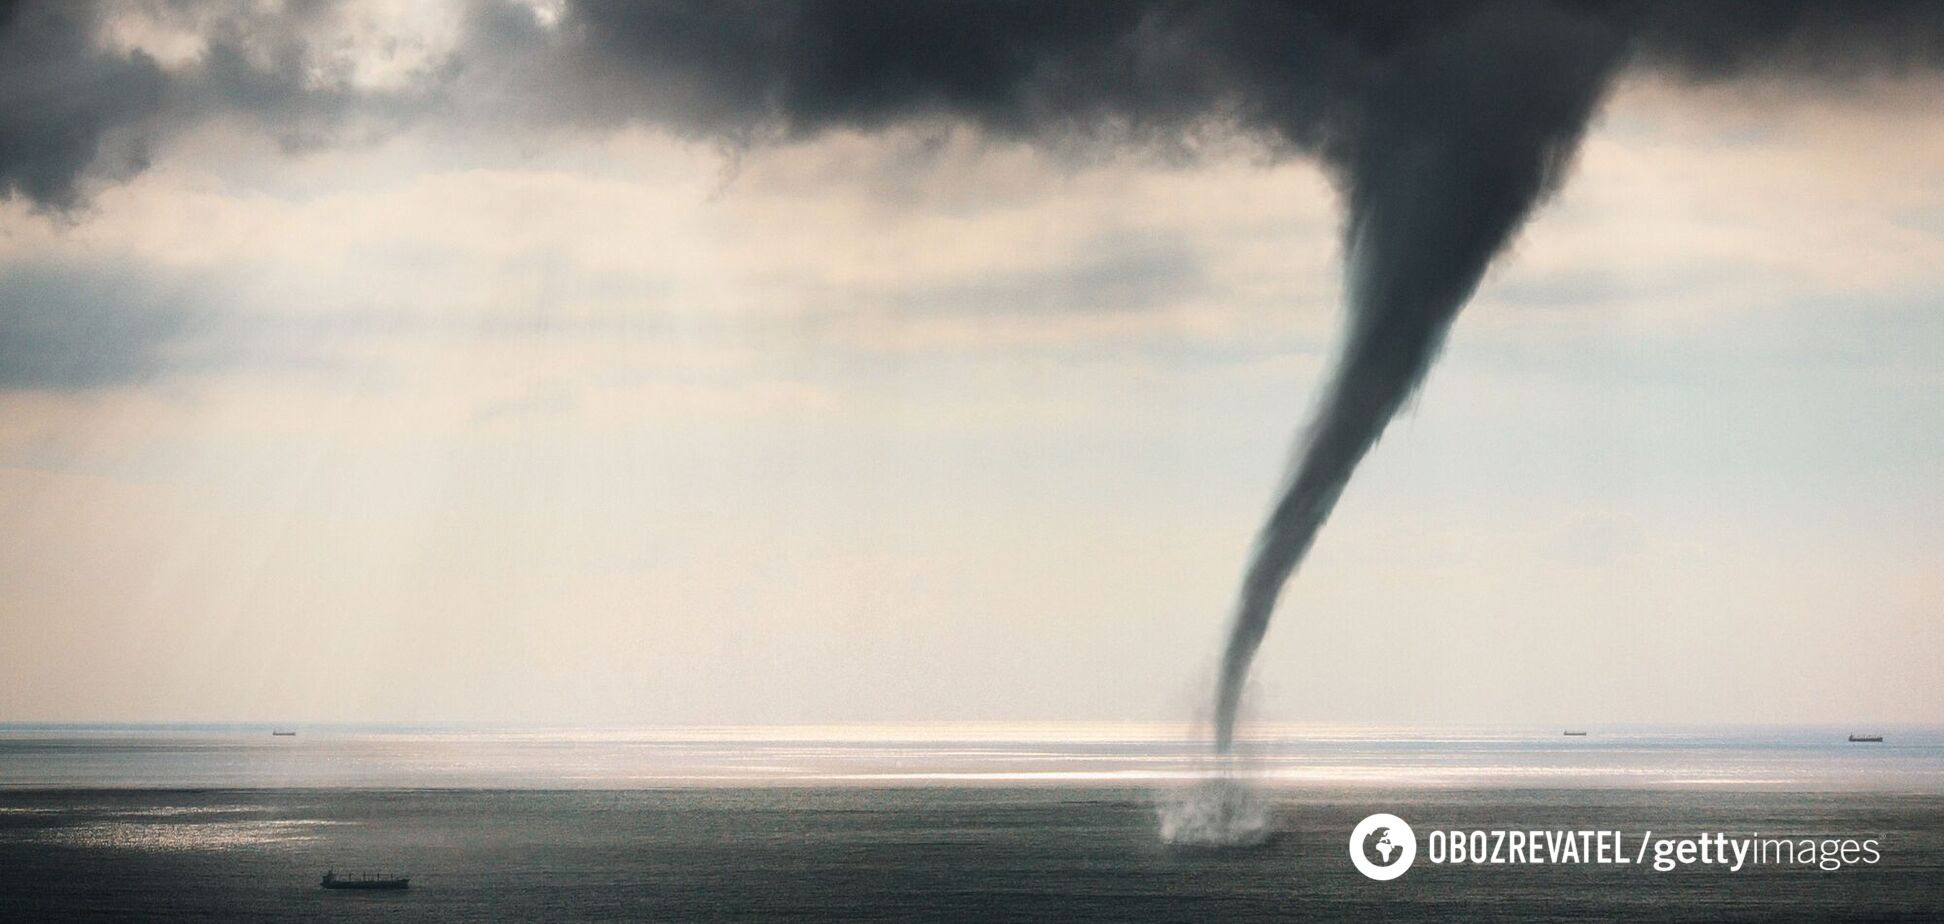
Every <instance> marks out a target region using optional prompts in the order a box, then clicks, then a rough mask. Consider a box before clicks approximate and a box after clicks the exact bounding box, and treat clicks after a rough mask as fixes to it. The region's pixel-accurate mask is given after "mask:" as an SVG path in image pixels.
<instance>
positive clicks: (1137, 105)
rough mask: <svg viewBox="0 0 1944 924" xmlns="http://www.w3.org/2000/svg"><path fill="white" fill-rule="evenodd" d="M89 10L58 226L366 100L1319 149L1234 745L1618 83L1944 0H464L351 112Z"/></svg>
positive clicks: (61, 104)
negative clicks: (1305, 328)
mask: <svg viewBox="0 0 1944 924" xmlns="http://www.w3.org/2000/svg"><path fill="white" fill-rule="evenodd" d="M301 9H304V10H309V11H310V13H311V14H313V15H314V14H315V10H314V9H312V8H311V7H310V6H306V7H303V8H301ZM97 12H98V11H96V10H94V9H92V8H89V7H81V6H73V5H68V4H61V5H52V4H42V3H26V4H11V5H9V6H7V7H4V8H0V79H6V80H7V85H8V86H12V87H17V88H23V89H15V90H12V91H8V92H5V93H4V95H0V128H3V129H4V130H5V135H4V138H5V141H3V142H0V192H5V193H6V194H9V195H17V196H23V197H26V198H27V199H29V200H31V201H33V202H35V203H37V204H38V205H40V206H42V207H48V208H56V209H59V208H65V207H69V206H71V205H72V204H73V203H74V202H75V201H76V199H77V196H78V193H77V190H78V189H79V188H80V184H79V180H80V178H82V177H84V176H86V175H89V173H90V171H93V172H94V173H96V174H98V175H113V173H114V172H115V170H116V169H120V170H121V171H123V172H126V171H127V170H129V169H133V167H131V166H129V165H127V164H123V165H121V166H120V167H119V168H117V167H116V166H115V165H113V164H107V163H105V162H104V160H103V157H102V147H103V141H104V139H107V138H110V137H112V136H114V135H115V134H116V133H117V132H118V131H120V132H127V133H131V134H132V135H133V136H135V137H137V138H142V137H145V136H152V135H158V134H162V133H166V131H168V130H170V129H171V128H175V127H178V126H179V125H181V124H182V123H183V122H185V121H191V120H193V119H194V118H197V117H199V116H202V115H206V114H209V113H212V112H223V111H242V112H245V113H246V114H248V115H251V116H253V117H255V118H258V119H260V120H263V121H266V122H283V123H288V122H289V121H291V120H292V119H295V120H296V121H298V122H302V123H305V124H311V125H323V126H325V127H326V128H327V129H328V127H329V126H331V125H333V124H335V123H336V122H337V121H338V120H342V119H345V118H349V117H351V116H353V115H355V114H356V113H358V112H360V111H361V110H362V109H364V108H366V107H378V108H384V109H386V110H387V111H388V112H390V113H391V114H392V115H393V116H394V117H398V118H408V117H411V116H413V115H417V116H419V117H431V116H432V115H433V114H434V113H440V114H443V117H446V118H458V119H466V118H475V119H476V118H485V117H488V116H486V114H488V113H490V114H492V116H491V117H493V118H499V119H506V118H512V119H516V120H519V121H524V122H526V123H528V125H527V130H531V131H538V132H544V131H546V130H548V129H549V128H550V127H573V128H582V129H587V128H592V129H600V128H603V127H608V126H613V125H617V124H624V123H643V124H653V125H657V126H661V127H664V128H667V129H670V130H673V131H677V132H680V133H684V134H688V135H691V136H696V137H706V138H713V139H718V140H721V141H724V142H727V143H730V144H747V143H759V142H762V141H764V140H767V139H776V138H782V139H789V138H796V137H803V136H808V135H814V134H816V133H818V132H822V131H826V130H830V129H837V128H844V129H854V130H862V131H872V130H877V129H881V128H885V127H887V126H892V125H897V124H904V123H911V122H926V121H947V122H958V123H969V124H972V125H975V126H977V127H979V128H980V129H981V130H983V131H986V132H988V133H991V134H993V135H997V136H1004V137H1013V138H1022V139H1027V140H1031V141H1044V142H1061V141H1068V140H1075V139H1081V140H1092V141H1095V142H1104V143H1108V144H1144V145H1155V146H1160V147H1169V146H1174V145H1178V144H1179V143H1180V140H1181V139H1182V138H1184V137H1195V136H1197V135H1199V134H1200V133H1202V132H1206V131H1217V132H1238V133H1242V134H1246V135H1249V136H1251V137H1253V138H1255V139H1257V140H1259V141H1262V142H1266V143H1267V144H1268V145H1269V146H1270V147H1271V148H1272V149H1275V150H1279V151H1283V152H1286V153H1289V154H1300V155H1304V156H1309V157H1313V158H1315V159H1316V160H1317V161H1318V162H1319V163H1320V164H1321V165H1322V166H1323V167H1324V169H1325V170H1326V171H1327V172H1328V173H1329V175H1330V176H1331V177H1332V178H1333V180H1334V181H1335V182H1336V184H1337V186H1338V188H1339V189H1340V190H1341V192H1342V196H1343V200H1344V203H1345V222H1344V234H1345V251H1346V255H1347V273H1348V285H1347V292H1348V306H1347V307H1348V320H1347V325H1348V326H1347V334H1346V337H1345V342H1344V347H1343V353H1342V356H1341V357H1340V360H1339V363H1338V365H1337V367H1336V370H1335V372H1334V374H1333V376H1332V378H1331V379H1330V380H1329V382H1328V383H1327V385H1326V386H1325V389H1324V391H1323V393H1322V396H1321V401H1320V403H1319V405H1318V408H1317V410H1316V412H1315V416H1314V419H1313V421H1312V422H1311V424H1310V426H1309V428H1308V430H1307V431H1306V435H1305V438H1304V440H1303V441H1302V443H1301V445H1300V446H1299V448H1298V450H1297V454H1296V460H1295V464H1294V465H1293V467H1292V470H1291V474H1290V479H1289V481H1288V483H1287V485H1286V486H1285V488H1284V490H1283V491H1282V493H1281V495H1280V497H1279V499H1278V501H1277V503H1276V504H1275V506H1274V508H1273V510H1272V512H1271V514H1270V516H1269V519H1268V522H1267V523H1266V525H1265V526H1264V527H1263V530H1262V533H1261V535H1260V536H1259V539H1258V542H1257V545H1256V548H1255V552H1254V555H1253V557H1252V559H1251V561H1250V564H1249V566H1248V568H1247V570H1246V572H1245V577H1244V580H1243V584H1242V589H1241V594H1240V598H1239V601H1238V603H1237V607H1236V613H1235V618H1234V624H1233V631H1232V635H1231V638H1230V642H1229V645H1228V647H1227V649H1226V652H1225V655H1224V660H1223V670H1222V678H1221V681H1220V689H1219V692H1218V696H1217V704H1216V725H1217V728H1216V736H1217V743H1218V746H1220V747H1221V748H1223V749H1226V748H1227V747H1228V746H1229V744H1230V741H1231V738H1232V735H1233V731H1234V721H1235V713H1236V706H1237V703H1238V702H1239V700H1240V697H1241V692H1242V687H1243V683H1244V681H1245V680H1246V677H1247V674H1248V669H1249V664H1250V661H1251V659H1252V658H1253V656H1254V654H1255V651H1256V649H1257V647H1258V646H1259V644H1260V643H1261V641H1262V638H1263V635H1264V633H1265V631H1266V630H1267V627H1268V623H1269V618H1270V615H1271V613H1272V612H1273V610H1274V607H1275V604H1276V599H1277V597H1278V595H1279V594H1280V592H1281V589H1282V587H1283V585H1284V584H1285V583H1286V581H1287V580H1288V578H1289V577H1290V575H1291V574H1293V572H1294V571H1295V569H1296V568H1297V566H1298V565H1299V564H1300V563H1301V560H1302V558H1303V555H1304V554H1305V553H1306V551H1307V550H1308V549H1309V547H1310V546H1311V544H1312V543H1313V542H1314V540H1315V538H1316V535H1317V532H1318V530H1319V529H1320V528H1321V526H1322V524H1323V522H1324V521H1325V520H1326V519H1327V518H1328V516H1329V514H1330V511H1331V509H1332V508H1333V507H1334V505H1335V503H1336V502H1337V499H1338V498H1339V496H1340V495H1341V494H1342V492H1343V490H1344V487H1345V485H1346V484H1347V483H1348V481H1349V478H1350V476H1351V474H1352V472H1353V471H1354V469H1355V468H1356V466H1357V464H1358V462H1359V461H1360V460H1361V459H1362V458H1363V456H1364V455H1365V454H1366V453H1367V452H1368V451H1369V449H1370V448H1371V447H1372V446H1373V445H1374V444H1375V443H1376V441H1377V439H1378V438H1379V437H1380V436H1381V434H1382V433H1383V430H1384V428H1385V426H1386V425H1387V423H1388V422H1389V420H1390V419H1391V417H1392V416H1393V415H1394V414H1395V413H1396V412H1397V410H1398V408H1399V407H1400V406H1401V405H1402V404H1403V403H1404V402H1405V401H1406V399H1408V397H1409V396H1410V394H1411V393H1412V391H1413V390H1414V389H1415V388H1416V387H1417V386H1418V384H1419V382H1420V381H1421V380H1422V378H1423V376H1424V374H1425V372H1426V370H1427V369H1428V368H1429V367H1430V365H1431V363H1432V361H1433V360H1434V359H1435V357H1436V354H1437V352H1438V350H1439V347H1440V345H1441V344H1442V342H1443V340H1444V337H1445V334H1446V331H1447V330H1448V329H1449V327H1450V324H1451V322H1452V320H1453V319H1454V318H1455V317H1456V316H1457V314H1458V312H1459V310H1460V309H1461V308H1462V307H1463V305H1464V304H1465V302H1466V301H1467V300H1468V299H1469V298H1470V296H1471V293H1472V291H1473V289H1474V288H1475V287H1476V286H1477V285H1478V283H1479V280H1480V279H1481V277H1482V276H1483V274H1484V272H1485V270H1486V269H1487V267H1488V266H1489V265H1490V263H1491V261H1492V259H1493V257H1494V256H1495V255H1496V254H1497V253H1498V252H1500V250H1502V249H1503V248H1504V247H1505V246H1506V244H1507V242H1508V241H1509V240H1510V239H1511V238H1512V237H1513V236H1514V235H1515V234H1516V233H1517V231H1518V228H1519V226H1520V225H1521V223H1522V222H1523V221H1524V219H1525V218H1526V216H1527V215H1529V214H1530V213H1531V211H1532V209H1533V208H1534V207H1535V206H1537V205H1538V204H1539V203H1541V202H1542V201H1544V199H1545V197H1546V196H1547V195H1548V194H1549V193H1551V192H1552V191H1553V190H1554V189H1556V188H1557V187H1558V185H1559V183H1560V182H1561V180H1562V178H1563V176H1564V174H1565V172H1566V170H1567V167H1568V166H1569V164H1570V162H1571V159H1572V156H1573V152H1574V150H1575V148H1576V146H1577V142H1578V140H1579V138H1580V136H1581V134H1582V132H1583V131H1584V130H1585V127H1586V125H1587V124H1588V121H1589V120H1590V119H1591V117H1592V116H1593V114H1594V113H1595V112H1596V110H1597V108H1598V106H1599V103H1600V101H1601V98H1602V96H1603V94H1604V92H1605V90H1606V88H1607V87H1608V86H1609V85H1610V84H1611V81H1612V78H1613V76H1614V75H1615V74H1616V73H1619V72H1620V71H1622V70H1624V69H1626V68H1629V67H1631V68H1640V69H1652V70H1656V71H1660V72H1663V73H1667V74H1670V75H1674V76H1676V77H1680V78H1684V79H1689V80H1695V81H1711V80H1726V79H1738V78H1742V77H1747V76H1762V77H1775V78H1779V79H1786V80H1817V81H1843V80H1852V79H1856V78H1860V77H1867V76H1874V75H1880V74H1893V75H1894V74H1900V73H1909V72H1912V71H1928V70H1934V69H1936V68H1938V67H1939V65H1940V64H1944V3H1913V2H1881V3H1872V2H1814V0H1796V2H1770V3H1754V2H1746V3H1744V2H1736V3H1724V2H1705V0H1701V2H1668V3H1620V2H1610V3H1609V2H1592V0H1588V2H1566V0H1553V2H1544V0H1489V2H1377V0H1357V2H1352V0H1334V2H1332V0H1321V2H1312V3H1270V2H1234V3H1209V4H1189V3H1164V2H1148V3H1137V2H1059V3H1048V2H1042V0H982V2H970V0H929V2H925V3H911V2H905V0H849V2H822V0H799V2H735V0H722V2H710V3H691V2H620V0H581V2H574V3H570V4H569V6H568V7H567V9H566V11H565V13H564V14H563V16H562V17H561V19H560V21H559V22H558V23H554V24H543V23H541V22H540V21H539V20H538V19H537V18H536V17H535V16H534V15H533V14H532V13H531V11H529V10H527V9H524V8H522V7H519V6H517V5H508V4H498V3H487V4H484V5H481V6H479V7H478V8H476V10H475V11H474V15H473V17H472V21H471V31H470V33H469V38H468V40H467V41H466V42H465V43H464V44H463V45H462V47H461V48H459V49H458V50H457V51H456V52H455V56H454V60H453V61H452V62H451V66H450V67H448V68H444V69H441V70H439V71H438V72H436V73H435V74H431V75H428V78H427V85H426V86H425V87H424V88H422V91H421V92H420V94H419V96H417V97H415V98H405V99H401V98H398V97H394V98H391V99H388V100H370V99H363V98H359V97H357V96H356V95H355V94H351V93H349V92H348V91H344V90H342V89H341V88H340V89H338V90H335V91H331V90H330V88H324V90H320V89H319V88H317V87H315V86H312V85H309V84H306V83H304V82H303V81H301V80H293V79H291V75H290V74H288V73H286V72H285V67H284V66H273V67H271V68H269V69H267V70H266V69H264V68H261V67H256V66H251V65H248V64H247V61H246V60H245V59H243V58H239V57H234V56H229V57H226V56H224V55H222V54H212V55H210V56H209V57H208V63H206V64H204V65H202V66H200V67H199V68H197V69H195V70H194V71H192V72H189V73H185V74H165V73H163V72H162V71H161V70H160V69H159V68H157V67H155V65H154V64H153V62H150V61H148V60H146V59H145V58H143V57H142V56H140V55H120V56H117V55H114V54H111V53H108V52H105V51H102V50H101V49H100V48H99V47H98V46H96V45H94V44H92V43H90V42H89V41H88V40H87V38H86V37H87V35H88V31H87V26H88V25H89V22H90V20H91V19H92V17H93V16H94V15H96V14H97ZM297 15H298V14H297V13H293V14H292V16H293V17H295V16H297ZM299 26H301V23H300V24H299ZM239 28H252V29H258V30H261V29H267V28H284V29H288V31H289V32H290V33H291V35H292V36H294V38H292V39H291V43H290V45H289V47H290V48H292V49H294V50H293V52H292V54H291V56H290V62H291V63H290V64H289V65H286V66H295V64H296V63H297V62H300V61H301V60H302V57H303V54H302V48H303V45H302V41H301V35H302V29H301V28H300V27H296V28H293V27H291V26H289V25H288V24H283V23H275V22H273V23H270V24H266V23H264V22H254V23H249V24H245V26H243V27H239ZM218 47H219V49H220V48H221V47H226V46H218ZM226 64H227V65H228V67H227V69H225V65H226ZM63 75H79V77H80V78H83V79H79V80H76V79H74V78H73V77H64V76H63ZM70 87H71V89H70ZM455 114H457V115H455ZM509 114H510V115H509ZM297 117H302V118H297Z"/></svg>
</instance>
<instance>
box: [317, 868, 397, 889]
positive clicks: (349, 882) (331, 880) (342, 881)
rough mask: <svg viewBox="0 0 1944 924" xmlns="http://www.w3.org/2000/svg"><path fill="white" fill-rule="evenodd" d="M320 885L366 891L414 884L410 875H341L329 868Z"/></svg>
mask: <svg viewBox="0 0 1944 924" xmlns="http://www.w3.org/2000/svg"><path fill="white" fill-rule="evenodd" d="M317 884H318V885H320V886H323V887H324V888H327V889H363V890H366V891H385V892H390V891H397V890H399V889H408V888H411V886H412V877H410V876H387V875H382V874H376V875H374V874H370V873H353V874H352V875H349V876H343V877H340V876H338V874H337V870H334V869H333V870H327V871H325V873H324V878H323V879H322V880H320V881H319V882H318V883H317Z"/></svg>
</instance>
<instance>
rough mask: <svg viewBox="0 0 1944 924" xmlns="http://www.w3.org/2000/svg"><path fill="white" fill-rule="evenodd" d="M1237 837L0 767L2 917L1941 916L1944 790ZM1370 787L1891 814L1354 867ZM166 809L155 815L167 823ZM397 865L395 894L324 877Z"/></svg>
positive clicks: (1063, 805)
mask: <svg viewBox="0 0 1944 924" xmlns="http://www.w3.org/2000/svg"><path fill="white" fill-rule="evenodd" d="M1268 798H1269V800H1270V803H1271V804H1270V805H1269V809H1270V811H1271V816H1270V821H1269V830H1268V831H1267V833H1266V836H1265V837H1264V838H1263V839H1262V841H1261V842H1260V843H1258V844H1256V845H1255V846H1253V847H1250V848H1248V849H1227V850H1208V849H1180V848H1171V847H1169V846H1168V845H1166V844H1164V843H1162V841H1161V839H1160V838H1159V837H1158V836H1157V824H1158V820H1157V815H1156V813H1155V810H1154V809H1155V805H1154V799H1155V794H1154V793H1153V792H1152V791H1149V790H1144V789H1126V788H1112V789H1103V788H1093V787H1079V786H1061V787H1044V786H1043V787H1031V788H1015V787H998V786H986V787H977V788H963V787H937V786H901V787H896V788H890V789H884V788H872V787H859V786H843V787H835V788H823V787H764V788H757V789H748V788H722V787H713V788H709V787H689V788H678V789H661V790H655V789H633V790H573V791H545V790H433V791H396V790H358V791H331V790H258V791H209V792H182V791H167V790H143V791H120V792H116V791H23V790H14V791H10V792H0V807H4V808H5V809H6V811H4V812H0V920H6V921H56V922H59V921H74V920H215V921H222V920H332V921H366V920H371V921H377V920H413V921H603V920H656V921H688V920H700V921H752V920H785V919H787V920H810V921H973V920H1003V921H1017V920H1045V921H1136V920H1156V921H1268V920H1290V919H1299V920H1300V919H1319V920H1336V919H1346V920H1396V921H1427V920H1450V919H1494V920H1544V921H1557V920H1613V919H1622V918H1625V919H1638V920H1653V921H1668V920H1697V921H1698V920H1708V921H1715V920H1773V919H1777V918H1797V919H1814V920H1898V919H1903V920H1934V919H1935V918H1934V917H1933V916H1934V915H1935V913H1936V910H1937V907H1938V906H1937V895H1938V894H1939V893H1938V890H1937V884H1938V882H1940V881H1944V797H1938V796H1919V795H1898V794H1888V793H1834V794H1832V793H1814V794H1804V793H1778V792H1768V791H1732V792H1725V793H1724V792H1713V791H1711V792H1693V791H1652V790H1642V789H1631V790H1581V789H1538V790H1471V789H1433V790H1422V789H1400V788H1392V787H1386V788H1361V789H1342V788H1323V789H1314V788H1285V789H1280V790H1273V791H1271V792H1270V794H1269V795H1268ZM1374 811H1387V812H1394V813H1397V814H1400V815H1402V816H1404V817H1405V818H1407V819H1411V820H1413V822H1414V823H1416V824H1418V825H1419V826H1420V829H1421V830H1426V829H1428V828H1429V827H1430V826H1432V825H1448V826H1464V827H1534V828H1546V827H1603V828H1624V829H1627V830H1629V831H1639V830H1642V829H1647V828H1651V829H1656V830H1662V831H1683V832H1698V831H1707V830H1727V831H1737V832H1743V831H1750V830H1756V831H1762V832H1770V833H1784V832H1804V833H1816V834H1841V835H1846V836H1870V837H1876V838H1880V839H1881V842H1882V844H1883V845H1884V846H1883V862H1882V863H1881V864H1880V865H1876V866H1871V867H1865V868H1852V869H1845V870H1842V871H1839V872H1830V873H1825V872H1817V871H1814V870H1802V869H1750V870H1746V871H1743V872H1740V873H1733V874H1731V873H1727V872H1725V871H1723V870H1722V869H1721V868H1720V867H1710V868H1706V869H1702V868H1696V869H1693V870H1685V871H1681V872H1677V873H1671V874H1654V873H1651V872H1648V871H1646V869H1645V868H1643V867H1612V866H1606V867H1593V866H1542V867H1520V868H1506V867H1485V868H1478V867H1473V868H1450V867H1437V866H1430V865H1424V866H1421V867H1417V868H1413V869H1412V870H1411V871H1410V872H1409V873H1408V874H1407V875H1405V876H1404V877H1403V878H1401V879H1399V880H1397V881H1395V882H1388V883H1375V882H1371V881H1369V880H1366V879H1364V878H1363V877H1362V876H1361V875H1359V874H1358V873H1356V872H1355V871H1354V870H1353V868H1352V867H1351V865H1350V863H1349V861H1348V857H1347V852H1346V837H1347V832H1348V831H1349V830H1350V829H1351V827H1352V826H1354V824H1355V823H1356V821H1357V819H1359V818H1361V817H1363V816H1364V815H1366V814H1369V813H1371V812H1374ZM164 832H166V833H164ZM333 867H335V868H337V869H338V870H340V871H342V870H345V869H347V868H385V869H395V870H399V871H402V872H405V873H408V874H410V875H411V876H412V888H411V890H410V891H409V892H406V893H393V894H353V893H342V892H329V891H325V890H323V889H320V888H318V885H317V880H318V877H319V876H321V875H322V874H323V872H324V870H326V869H329V868H333Z"/></svg>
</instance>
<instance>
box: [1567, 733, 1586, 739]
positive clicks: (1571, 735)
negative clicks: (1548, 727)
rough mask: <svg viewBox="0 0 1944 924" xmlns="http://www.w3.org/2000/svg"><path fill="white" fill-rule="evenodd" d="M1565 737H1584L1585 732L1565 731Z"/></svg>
mask: <svg viewBox="0 0 1944 924" xmlns="http://www.w3.org/2000/svg"><path fill="white" fill-rule="evenodd" d="M1566 737H1568V738H1584V737H1586V733H1585V732H1567V733H1566Z"/></svg>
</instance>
